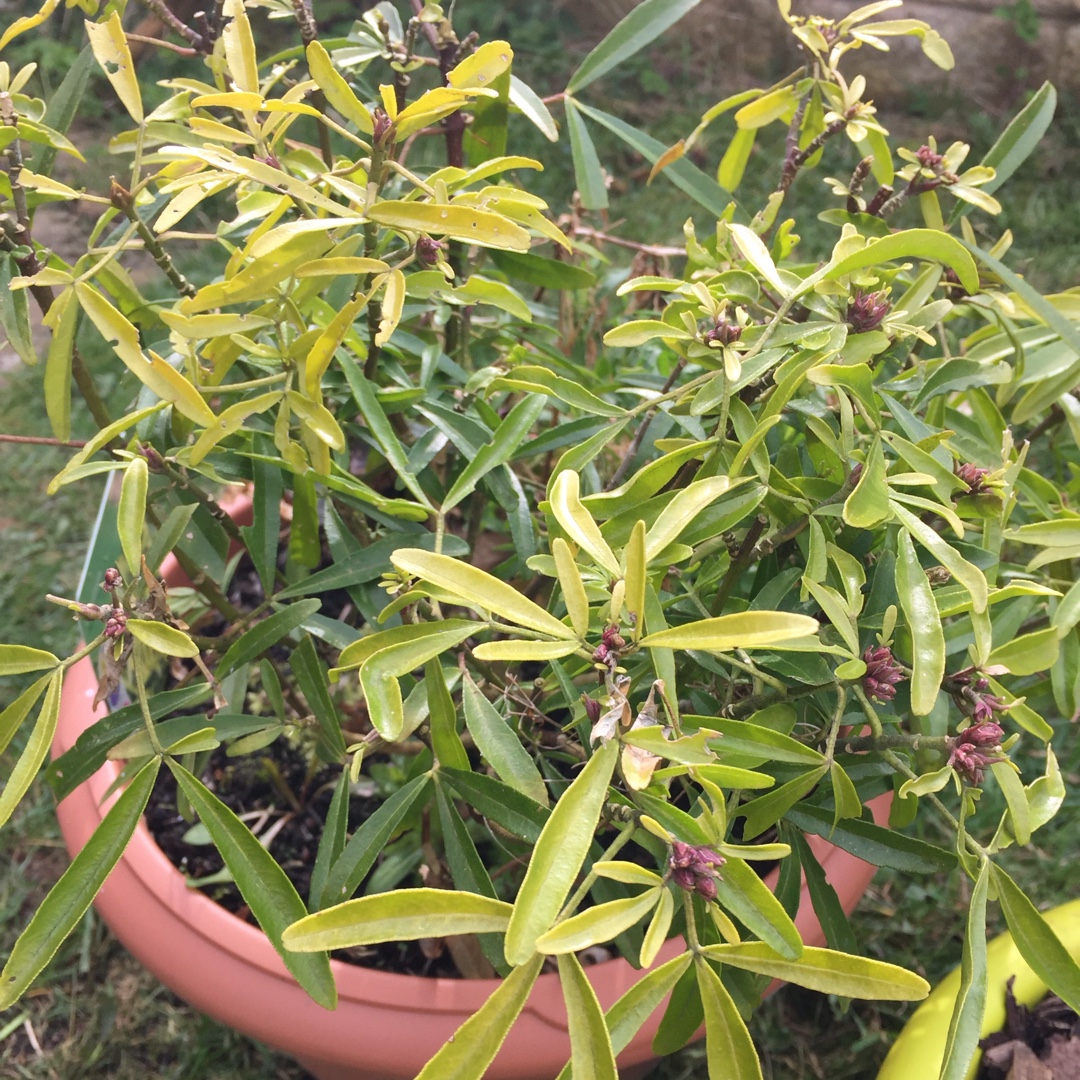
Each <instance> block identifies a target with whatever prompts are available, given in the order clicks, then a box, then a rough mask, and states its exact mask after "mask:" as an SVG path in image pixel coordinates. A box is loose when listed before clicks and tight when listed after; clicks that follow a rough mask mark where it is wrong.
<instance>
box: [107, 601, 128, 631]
mask: <svg viewBox="0 0 1080 1080" xmlns="http://www.w3.org/2000/svg"><path fill="white" fill-rule="evenodd" d="M127 618H128V617H127V612H126V611H124V609H123V608H121V607H115V608H113V609H112V614H110V615H109V617H108V619H107V620H106V621H105V636H106V637H107V638H116V637H121V636H122V635H123V633H124V631H125V630H126V629H127Z"/></svg>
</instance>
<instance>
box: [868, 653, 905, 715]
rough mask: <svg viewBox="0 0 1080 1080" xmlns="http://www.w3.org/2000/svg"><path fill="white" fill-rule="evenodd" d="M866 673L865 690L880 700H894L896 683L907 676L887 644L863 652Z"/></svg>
mask: <svg viewBox="0 0 1080 1080" xmlns="http://www.w3.org/2000/svg"><path fill="white" fill-rule="evenodd" d="M863 662H864V663H865V664H866V674H865V675H864V676H863V684H862V685H863V690H865V691H866V693H867V694H868V695H869V696H870V697H872V698H875V699H876V700H878V701H880V702H888V701H892V699H893V698H894V697H896V684H897V683H899V682H903V681H904V680H905V679H906V678H907V676H906V675H905V674H904V673H903V671H902V670H901V668H900V666H899V665H898V664H897V662H896V658H895V657H894V656H893V654H892V649H890V648H889V647H888V646H887V645H879V646H878V647H877V648H876V649H867V650H866V652H864V653H863Z"/></svg>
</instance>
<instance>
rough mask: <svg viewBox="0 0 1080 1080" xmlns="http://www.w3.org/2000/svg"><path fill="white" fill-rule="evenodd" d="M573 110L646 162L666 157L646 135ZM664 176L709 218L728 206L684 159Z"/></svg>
mask: <svg viewBox="0 0 1080 1080" xmlns="http://www.w3.org/2000/svg"><path fill="white" fill-rule="evenodd" d="M577 107H578V109H579V110H580V111H581V113H582V114H583V115H585V116H587V117H589V119H590V120H594V121H595V122H596V123H598V124H600V125H601V126H602V127H606V128H607V129H608V131H610V132H612V134H614V135H617V136H618V137H619V138H620V139H622V141H623V142H624V143H626V144H627V146H630V147H632V148H633V149H634V150H636V151H637V152H638V153H639V154H641V156H642V157H644V158H645V159H646V161H649V162H651V163H652V164H655V163H656V162H657V161H659V160H660V158H662V157H663V156H664V154H665V153H667V147H666V146H665V145H664V144H663V143H662V142H660V141H659V140H658V139H654V138H653V137H652V136H651V135H646V134H645V132H643V131H639V130H638V129H637V128H635V127H632V126H631V125H630V124H628V123H626V121H624V120H620V119H619V118H618V117H617V116H612V115H611V114H610V113H606V112H602V111H601V110H600V109H594V108H592V106H590V105H583V104H582V103H581V102H580V101H579V102H577ZM664 176H665V177H666V178H667V179H668V180H670V181H671V182H672V183H673V184H674V185H675V187H677V188H678V189H679V190H680V191H682V192H684V193H685V194H687V195H689V196H690V198H691V199H693V200H694V202H696V203H697V204H698V205H699V206H703V207H704V208H705V209H706V210H707V211H708V212H709V213H710V214H715V215H716V216H718V217H719V216H720V215H721V214H723V213H725V212H726V210H727V207H728V205H729V204H730V203H731V196H730V195H728V193H727V192H726V191H724V190H723V189H722V188H721V187H720V185H719V184H717V183H716V181H715V180H714V179H713V178H712V177H711V176H708V175H707V174H706V173H703V172H702V171H701V170H700V169H699V168H698V167H697V166H696V165H695V164H694V163H693V162H691V161H690V160H689V159H688V158H683V159H682V160H681V161H676V162H673V163H672V164H671V165H669V166H668V167H667V168H666V169H664Z"/></svg>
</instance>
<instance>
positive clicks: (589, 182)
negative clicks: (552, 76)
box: [565, 98, 608, 210]
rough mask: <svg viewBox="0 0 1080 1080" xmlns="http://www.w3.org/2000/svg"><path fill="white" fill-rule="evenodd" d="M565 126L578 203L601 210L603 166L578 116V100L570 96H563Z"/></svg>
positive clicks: (604, 202) (604, 190) (603, 204)
mask: <svg viewBox="0 0 1080 1080" xmlns="http://www.w3.org/2000/svg"><path fill="white" fill-rule="evenodd" d="M565 107H566V126H567V129H568V130H569V132H570V152H571V154H572V155H573V159H574V182H575V183H576V184H577V189H578V193H579V194H580V196H581V205H582V206H583V207H584V208H585V209H586V210H605V209H607V205H608V197H607V184H605V182H604V170H603V169H602V168H601V166H600V158H599V157H597V155H596V147H595V146H594V145H593V141H592V138H591V136H590V135H589V132H588V129H587V128H586V127H585V121H584V120H582V119H581V113H580V111H579V110H578V104H577V102H576V101H575V100H574V99H573V98H567V99H566V102H565Z"/></svg>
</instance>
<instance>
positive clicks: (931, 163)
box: [915, 146, 945, 171]
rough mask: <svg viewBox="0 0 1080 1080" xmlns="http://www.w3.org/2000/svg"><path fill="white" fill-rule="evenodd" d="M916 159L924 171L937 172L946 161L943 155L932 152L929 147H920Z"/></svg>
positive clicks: (916, 152)
mask: <svg viewBox="0 0 1080 1080" xmlns="http://www.w3.org/2000/svg"><path fill="white" fill-rule="evenodd" d="M915 157H916V158H917V159H918V161H919V164H920V165H921V166H922V167H923V168H924V169H934V170H935V171H936V170H937V169H940V168H941V163H942V162H943V161H944V160H945V158H944V157H943V156H942V155H941V154H939V153H936V152H935V151H933V150H931V149H930V147H929V146H920V147H919V149H918V150H916V151H915Z"/></svg>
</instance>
